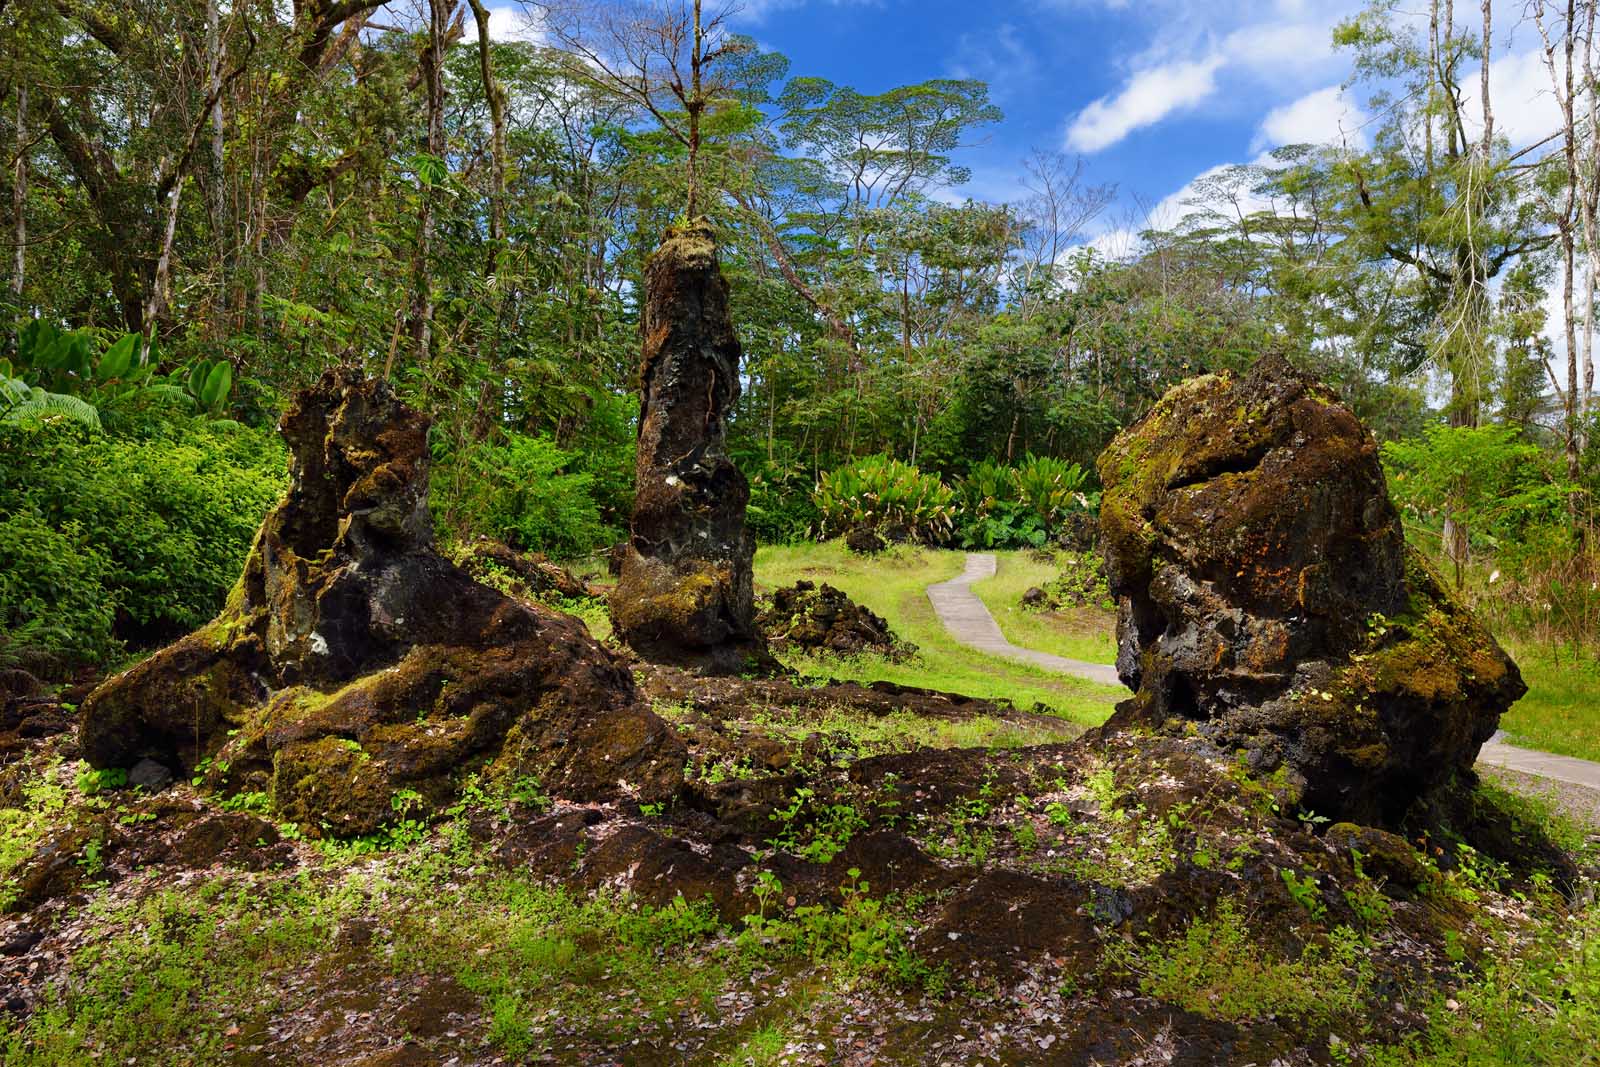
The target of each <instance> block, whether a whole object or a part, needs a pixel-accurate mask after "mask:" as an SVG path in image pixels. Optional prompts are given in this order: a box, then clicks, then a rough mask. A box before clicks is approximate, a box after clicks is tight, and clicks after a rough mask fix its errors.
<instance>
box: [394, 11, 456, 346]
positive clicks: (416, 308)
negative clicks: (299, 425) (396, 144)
mask: <svg viewBox="0 0 1600 1067" xmlns="http://www.w3.org/2000/svg"><path fill="white" fill-rule="evenodd" d="M453 6H454V4H453V0H428V47H427V49H426V51H425V52H424V53H423V58H422V74H423V83H424V85H425V87H426V89H427V94H428V156H429V157H430V160H429V165H430V166H431V165H432V163H434V162H435V161H437V162H438V163H441V164H442V163H443V161H444V40H445V35H446V34H447V33H448V32H449V26H448V23H449V19H450V11H451V8H452V7H453ZM428 184H429V183H428V182H424V181H422V180H421V179H420V178H419V180H418V182H417V199H418V203H417V258H416V262H415V264H414V265H413V270H412V282H411V284H412V293H411V329H410V331H409V332H410V334H411V345H412V354H413V356H414V357H415V358H416V360H417V363H418V364H422V363H425V362H426V361H427V356H428V346H429V343H430V342H431V340H432V337H433V263H432V257H433V231H434V226H435V220H434V211H433V202H434V199H435V196H434V193H433V192H432V190H431V189H429V188H428ZM392 363H393V359H392V358H391V359H390V360H389V361H388V364H386V365H385V367H384V376H385V377H387V376H388V375H389V374H390V373H391V372H392V370H393V367H392Z"/></svg>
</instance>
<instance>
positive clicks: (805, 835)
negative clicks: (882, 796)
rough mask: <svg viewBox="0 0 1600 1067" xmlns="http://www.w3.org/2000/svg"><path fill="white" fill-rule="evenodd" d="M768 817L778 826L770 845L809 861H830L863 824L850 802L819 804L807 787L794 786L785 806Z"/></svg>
mask: <svg viewBox="0 0 1600 1067" xmlns="http://www.w3.org/2000/svg"><path fill="white" fill-rule="evenodd" d="M770 818H771V819H772V820H773V821H774V822H776V823H778V824H779V825H780V826H781V827H782V829H781V830H780V831H779V833H778V835H777V836H776V837H774V838H773V839H772V842H771V844H772V845H773V846H774V847H776V848H781V849H784V850H785V851H788V852H793V853H795V854H796V855H799V856H801V857H802V858H804V859H808V860H810V861H811V862H813V863H830V862H832V861H833V857H835V856H837V855H838V854H839V853H840V852H843V851H844V848H845V846H846V845H848V844H849V843H850V839H851V838H852V837H854V836H855V835H856V833H857V831H859V830H862V829H864V828H865V827H866V825H867V820H866V817H865V816H863V815H862V814H861V812H859V811H857V810H856V808H855V806H854V805H853V804H846V803H843V802H836V803H833V804H825V803H822V802H821V801H820V800H818V799H817V795H816V791H815V790H813V789H811V788H810V787H809V786H801V787H800V788H799V789H796V790H795V791H794V797H793V798H792V799H791V800H790V802H789V805H788V807H786V808H783V809H781V810H779V811H775V812H773V813H772V815H771V816H770Z"/></svg>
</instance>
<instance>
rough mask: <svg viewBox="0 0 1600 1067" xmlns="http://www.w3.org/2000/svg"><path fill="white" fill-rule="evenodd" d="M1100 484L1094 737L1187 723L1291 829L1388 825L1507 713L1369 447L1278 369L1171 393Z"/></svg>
mask: <svg viewBox="0 0 1600 1067" xmlns="http://www.w3.org/2000/svg"><path fill="white" fill-rule="evenodd" d="M1099 469H1100V477H1101V479H1102V482H1103V484H1104V486H1105V494H1104V498H1103V504H1102V510H1101V527H1102V535H1103V542H1102V544H1103V551H1104V553H1105V558H1106V564H1107V571H1108V575H1109V579H1110V586H1111V591H1112V593H1113V594H1114V595H1115V596H1116V598H1117V601H1118V624H1117V636H1118V656H1117V669H1118V672H1119V673H1120V674H1121V676H1122V678H1123V680H1124V681H1126V682H1127V683H1128V685H1129V686H1130V687H1131V688H1133V689H1135V690H1136V694H1135V696H1134V698H1133V699H1132V700H1131V701H1128V702H1126V703H1124V704H1123V705H1121V706H1120V707H1119V709H1118V712H1117V714H1116V715H1115V716H1114V717H1113V719H1112V725H1113V726H1114V727H1116V726H1124V725H1129V724H1133V723H1141V724H1144V725H1156V724H1162V723H1167V722H1170V721H1172V720H1178V721H1180V722H1183V721H1192V722H1195V723H1198V724H1199V728H1200V730H1201V732H1202V733H1204V734H1206V735H1207V736H1209V737H1210V738H1212V740H1213V741H1215V742H1216V743H1219V744H1222V745H1224V746H1227V747H1231V748H1235V749H1243V750H1246V751H1248V752H1249V753H1250V754H1251V758H1252V760H1253V762H1254V765H1255V766H1256V767H1257V768H1258V769H1261V770H1265V771H1272V770H1274V769H1276V768H1277V767H1279V766H1284V767H1286V768H1287V771H1288V773H1289V774H1290V776H1291V778H1292V779H1293V780H1294V782H1295V784H1296V785H1297V786H1299V787H1300V788H1301V789H1302V790H1303V798H1302V803H1303V804H1304V805H1305V806H1306V807H1308V808H1311V809H1313V810H1315V811H1317V812H1319V813H1323V814H1326V815H1329V816H1332V817H1338V818H1346V819H1351V820H1354V821H1357V822H1366V823H1376V824H1385V825H1394V824H1396V823H1397V822H1398V821H1399V820H1400V819H1401V818H1402V817H1403V815H1404V814H1405V812H1406V810H1407V809H1408V808H1409V807H1410V806H1411V804H1412V803H1413V802H1414V801H1415V800H1416V799H1417V798H1418V797H1419V796H1421V795H1422V794H1424V793H1426V792H1428V791H1429V790H1431V789H1434V788H1435V787H1438V786H1441V785H1443V784H1445V783H1446V782H1447V781H1449V780H1450V779H1451V778H1452V777H1453V776H1455V775H1456V774H1457V773H1458V772H1460V771H1464V770H1467V769H1468V768H1470V767H1471V766H1472V764H1473V762H1474V761H1475V760H1476V758H1477V754H1478V749H1479V747H1480V746H1481V745H1482V744H1483V742H1485V741H1486V740H1488V739H1489V737H1490V736H1491V735H1492V734H1493V733H1494V730H1495V726H1496V724H1497V723H1498V721H1499V718H1500V714H1501V712H1503V711H1504V710H1505V709H1506V708H1507V707H1509V706H1510V705H1511V703H1512V702H1513V701H1515V700H1516V699H1517V698H1518V697H1520V696H1521V695H1522V693H1523V692H1524V691H1525V687H1524V686H1523V684H1522V679H1521V676H1520V675H1519V674H1518V672H1517V668H1516V665H1515V664H1514V663H1512V662H1511V660H1510V659H1509V658H1508V657H1507V656H1506V654H1505V653H1504V652H1503V651H1502V650H1501V649H1500V647H1499V645H1497V644H1496V643H1495V641H1494V638H1493V637H1492V636H1490V634H1489V633H1488V632H1487V631H1486V630H1485V629H1484V628H1483V627H1482V626H1481V625H1480V624H1479V623H1478V622H1477V621H1476V620H1475V619H1474V618H1473V617H1472V615H1471V614H1470V612H1468V611H1467V610H1466V609H1465V608H1464V607H1462V606H1461V605H1460V604H1459V603H1457V602H1456V601H1455V599H1454V598H1453V597H1452V596H1451V595H1450V593H1449V592H1448V590H1446V589H1445V587H1444V585H1443V584H1442V582H1441V581H1440V580H1439V579H1438V577H1437V576H1436V575H1435V574H1434V573H1433V572H1432V571H1431V569H1430V568H1429V567H1428V565H1427V564H1426V562H1425V561H1424V560H1423V559H1422V558H1421V557H1420V556H1419V555H1418V554H1417V553H1416V552H1415V550H1413V549H1411V548H1410V547H1409V546H1407V544H1406V542H1405V536H1404V533H1403V531H1402V529H1401V525H1400V519H1399V515H1398V513H1397V512H1396V511H1395V508H1394V506H1393V504H1392V503H1391V502H1390V500H1389V494H1388V488H1387V485H1386V484H1385V481H1384V476H1383V468H1382V466H1381V464H1380V463H1379V458H1378V449H1377V445H1376V443H1375V442H1374V441H1373V439H1372V436H1371V434H1369V433H1368V432H1367V430H1366V428H1365V427H1363V426H1362V425H1361V423H1360V421H1359V420H1357V418H1356V417H1355V415H1353V414H1352V413H1351V412H1350V410H1349V409H1348V408H1347V407H1345V406H1344V405H1343V404H1341V403H1340V402H1339V400H1338V399H1337V397H1336V396H1335V395H1334V394H1333V392H1332V391H1331V390H1329V389H1327V388H1326V387H1325V386H1323V385H1321V384H1319V383H1316V382H1314V381H1312V380H1310V379H1308V378H1307V377H1305V376H1303V375H1302V374H1300V373H1299V372H1297V371H1296V370H1294V369H1293V368H1292V367H1290V365H1289V364H1288V363H1287V362H1286V361H1285V360H1283V359H1281V358H1279V357H1276V356H1268V357H1264V358H1263V359H1261V360H1260V361H1259V362H1258V363H1257V364H1256V366H1255V367H1254V369H1252V370H1251V371H1250V372H1249V373H1247V374H1244V375H1241V376H1235V375H1230V374H1218V375H1207V376H1204V377H1201V378H1196V379H1194V380H1192V381H1189V382H1185V383H1184V384H1182V385H1179V386H1177V387H1176V388H1174V389H1173V390H1171V391H1170V392H1169V393H1168V394H1167V395H1166V396H1165V397H1163V398H1162V400H1161V402H1160V403H1159V404H1157V405H1156V407H1155V408H1154V409H1152V410H1151V412H1150V413H1149V414H1148V415H1146V416H1145V417H1144V418H1143V419H1142V420H1140V421H1139V422H1138V423H1136V424H1135V425H1134V426H1132V427H1130V428H1129V429H1128V430H1126V431H1124V432H1123V433H1122V435H1121V436H1119V437H1118V438H1117V439H1116V440H1115V441H1114V442H1112V444H1111V446H1110V447H1109V448H1108V449H1107V450H1106V451H1105V453H1104V455H1103V456H1102V457H1101V459H1100V463H1099Z"/></svg>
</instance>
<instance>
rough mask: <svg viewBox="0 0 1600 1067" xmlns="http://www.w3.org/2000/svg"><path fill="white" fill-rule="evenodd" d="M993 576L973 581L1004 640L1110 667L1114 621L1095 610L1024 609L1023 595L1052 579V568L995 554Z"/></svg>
mask: <svg viewBox="0 0 1600 1067" xmlns="http://www.w3.org/2000/svg"><path fill="white" fill-rule="evenodd" d="M994 555H995V562H996V569H995V576H994V577H993V578H985V579H984V580H983V581H981V582H973V583H972V591H973V592H974V593H976V594H977V595H978V599H979V600H982V601H983V602H984V604H985V605H986V606H987V607H988V608H989V614H991V615H993V616H994V619H995V622H997V623H999V624H1000V632H1001V633H1003V634H1005V635H1006V640H1008V641H1010V642H1011V643H1012V644H1014V645H1019V646H1021V647H1022V648H1032V649H1037V650H1038V651H1040V652H1049V653H1051V654H1053V655H1057V656H1065V657H1067V658H1068V659H1080V660H1087V661H1088V662H1090V663H1113V662H1115V661H1116V658H1117V617H1116V615H1115V614H1113V613H1112V612H1109V611H1101V610H1100V609H1098V608H1068V609H1065V610H1063V611H1053V612H1042V611H1025V610H1023V607H1022V594H1023V593H1024V592H1026V591H1027V590H1028V588H1029V587H1031V586H1036V585H1037V586H1041V587H1042V586H1043V585H1044V584H1045V583H1047V582H1048V581H1050V579H1052V578H1054V577H1055V576H1056V566H1055V565H1054V564H1052V563H1041V562H1040V561H1039V560H1037V559H1034V558H1033V553H1031V552H1016V551H1014V552H996V553H995V554H994Z"/></svg>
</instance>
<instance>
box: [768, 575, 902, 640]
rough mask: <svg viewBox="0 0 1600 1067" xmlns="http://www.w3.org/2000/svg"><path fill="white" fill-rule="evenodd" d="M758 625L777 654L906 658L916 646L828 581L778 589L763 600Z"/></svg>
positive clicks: (802, 583) (802, 582)
mask: <svg viewBox="0 0 1600 1067" xmlns="http://www.w3.org/2000/svg"><path fill="white" fill-rule="evenodd" d="M756 624H757V625H758V626H759V627H760V628H761V632H762V633H764V634H766V636H767V643H768V644H769V645H771V646H772V648H773V649H775V650H782V649H792V650H794V651H797V652H833V653H837V654H839V655H854V654H857V653H861V652H874V653H877V654H878V655H882V656H906V655H910V654H912V653H914V652H915V651H916V646H915V645H912V644H908V643H907V642H904V641H901V640H900V639H899V638H897V637H896V636H895V635H894V634H893V632H891V631H890V629H889V623H888V621H887V620H886V619H884V618H883V617H882V616H881V615H878V614H876V613H874V612H873V611H871V610H870V609H868V608H864V607H862V606H861V605H860V604H857V603H856V602H855V601H854V600H851V599H850V598H849V597H848V596H847V595H845V593H843V592H842V591H840V590H838V589H835V588H834V587H833V586H831V585H829V584H828V583H827V582H823V583H822V585H821V586H818V585H817V584H816V583H814V582H807V581H800V582H796V583H795V584H794V585H792V586H787V587H785V588H783V589H775V590H773V592H772V595H771V596H770V597H767V598H764V599H763V601H762V603H761V605H760V611H759V613H758V614H757V615H756Z"/></svg>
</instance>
